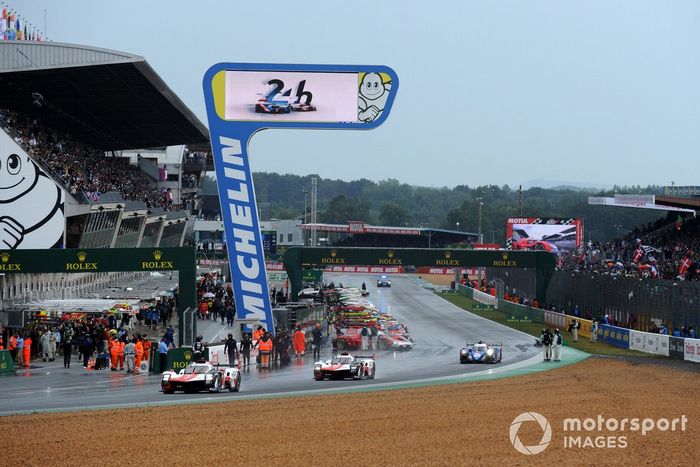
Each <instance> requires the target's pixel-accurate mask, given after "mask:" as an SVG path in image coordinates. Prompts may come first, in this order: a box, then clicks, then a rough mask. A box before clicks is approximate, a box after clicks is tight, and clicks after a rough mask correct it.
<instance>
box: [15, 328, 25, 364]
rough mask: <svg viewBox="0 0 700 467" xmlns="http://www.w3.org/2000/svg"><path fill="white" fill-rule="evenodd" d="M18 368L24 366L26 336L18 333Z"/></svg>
mask: <svg viewBox="0 0 700 467" xmlns="http://www.w3.org/2000/svg"><path fill="white" fill-rule="evenodd" d="M15 365H16V366H17V368H20V367H23V366H24V338H23V337H22V336H21V335H19V334H17V358H16V359H15Z"/></svg>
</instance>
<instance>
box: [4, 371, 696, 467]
mask: <svg viewBox="0 0 700 467" xmlns="http://www.w3.org/2000/svg"><path fill="white" fill-rule="evenodd" d="M699 382H700V376H699V375H698V373H690V372H685V371H679V370H675V369H668V368H665V367H662V366H658V365H644V364H638V363H634V362H627V361H624V360H617V359H598V358H590V359H588V360H586V361H584V362H581V363H578V364H576V365H571V366H568V367H565V368H562V369H558V370H554V371H549V372H545V373H538V374H533V375H529V376H522V377H517V378H510V379H500V380H493V381H486V382H474V383H460V384H450V385H443V386H432V387H426V388H416V389H403V390H391V391H377V392H367V393H358V394H346V395H328V396H309V397H297V398H280V399H270V400H257V401H232V402H224V403H214V404H206V405H180V406H177V407H162V408H148V409H123V410H114V411H86V412H77V413H54V414H35V415H23V416H13V417H6V418H0V440H1V441H0V453H2V454H1V455H2V464H3V465H46V464H48V465H74V466H75V465H81V466H82V465H136V464H139V465H148V464H150V465H162V464H166V463H167V464H168V465H171V464H172V465H187V466H191V465H214V464H221V465H232V464H233V465H240V464H243V463H244V462H245V463H246V464H248V465H256V464H263V465H307V466H308V465H314V466H315V465H347V464H350V465H383V466H387V465H467V464H469V465H474V464H477V465H495V464H500V465H503V464H508V465H514V464H515V465H521V464H531V463H534V464H543V463H547V464H549V465H558V464H563V465H571V464H576V465H594V464H595V465H600V464H612V463H616V464H624V465H638V464H640V463H645V464H647V463H652V464H661V463H664V464H670V465H675V464H680V463H692V459H693V458H694V456H695V452H696V450H697V446H698V444H699V443H700V428H698V426H699V422H700V402H699V401H698V396H699V395H700V391H699V390H698V387H699V385H698V383H699ZM164 397H167V396H164ZM203 397H205V396H204V395H203ZM528 411H534V412H537V413H539V414H542V415H543V416H545V417H546V418H547V419H548V421H549V423H550V424H551V427H552V432H553V435H552V440H551V443H550V444H549V446H548V447H547V448H546V449H545V450H544V451H543V452H542V453H540V454H537V455H530V456H526V455H524V454H521V453H519V452H517V451H516V450H515V449H514V448H513V446H512V444H511V442H510V440H509V428H510V425H511V422H512V421H513V419H514V418H515V417H516V416H517V415H519V414H520V413H522V412H528ZM598 414H600V415H602V416H603V417H604V418H605V419H608V418H611V417H615V418H616V419H618V420H620V419H622V418H624V417H627V418H633V417H639V418H640V419H643V418H646V417H651V418H661V417H665V418H669V419H672V418H675V417H681V416H682V415H685V416H686V417H687V419H688V422H687V425H686V430H685V431H680V425H679V424H678V425H677V426H676V428H677V431H675V432H672V431H666V432H661V431H653V432H650V433H647V434H646V435H645V436H642V435H641V433H639V432H625V433H621V432H608V431H603V432H602V433H599V432H597V431H594V432H591V433H588V432H583V433H567V434H573V435H576V436H583V438H584V439H585V437H586V436H589V435H590V436H592V439H593V438H595V437H596V436H615V442H616V443H618V442H619V439H618V438H617V436H619V435H624V436H626V441H625V442H626V444H627V447H626V448H608V447H605V448H595V447H586V448H565V447H564V445H563V443H564V433H563V430H562V423H563V420H564V419H565V418H571V417H578V418H580V419H585V418H586V417H593V418H596V417H597V415H598ZM17 427H21V428H20V429H18V428H17ZM518 436H519V437H520V439H521V441H522V442H523V444H524V445H526V446H529V445H536V444H538V442H539V441H540V438H541V436H542V430H540V429H539V426H538V425H537V424H536V423H534V422H529V423H525V424H523V425H522V426H521V429H520V431H519V432H518ZM606 443H607V440H606Z"/></svg>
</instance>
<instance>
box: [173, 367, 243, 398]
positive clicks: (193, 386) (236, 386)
mask: <svg viewBox="0 0 700 467" xmlns="http://www.w3.org/2000/svg"><path fill="white" fill-rule="evenodd" d="M160 386H161V389H162V390H163V393H164V394H172V393H173V392H175V391H184V392H199V391H210V392H219V391H221V390H223V389H228V390H229V391H230V392H238V391H239V390H240V389H241V372H240V371H239V370H238V368H234V367H230V366H219V365H215V364H213V363H210V362H207V361H204V360H200V361H198V362H192V363H190V364H189V365H188V366H187V368H185V369H183V370H180V372H179V373H177V372H175V371H174V370H168V371H164V372H163V375H162V376H161V379H160Z"/></svg>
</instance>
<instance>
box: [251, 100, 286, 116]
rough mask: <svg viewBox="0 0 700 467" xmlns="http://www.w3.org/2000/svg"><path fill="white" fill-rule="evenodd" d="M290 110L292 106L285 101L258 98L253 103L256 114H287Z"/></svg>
mask: <svg viewBox="0 0 700 467" xmlns="http://www.w3.org/2000/svg"><path fill="white" fill-rule="evenodd" d="M291 111H292V106H291V105H289V103H288V102H285V101H266V100H260V101H258V103H257V104H255V113H257V114H288V113H290V112H291Z"/></svg>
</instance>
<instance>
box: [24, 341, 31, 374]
mask: <svg viewBox="0 0 700 467" xmlns="http://www.w3.org/2000/svg"><path fill="white" fill-rule="evenodd" d="M31 360H32V338H31V337H29V335H27V337H25V338H24V367H25V368H29V363H30V362H31Z"/></svg>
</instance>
